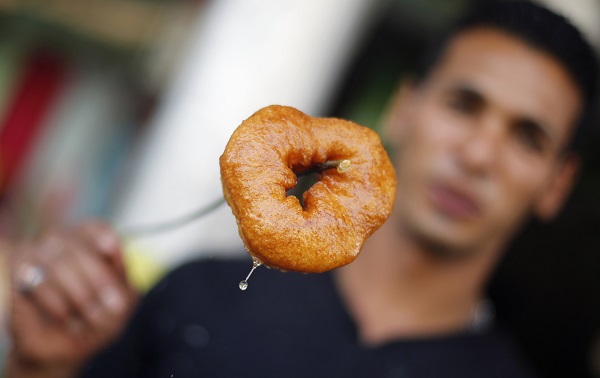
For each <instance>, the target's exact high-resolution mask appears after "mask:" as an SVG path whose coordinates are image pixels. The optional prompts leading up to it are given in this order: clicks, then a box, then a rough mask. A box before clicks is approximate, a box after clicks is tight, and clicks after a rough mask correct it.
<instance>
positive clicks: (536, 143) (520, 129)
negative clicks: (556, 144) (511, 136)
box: [515, 125, 544, 152]
mask: <svg viewBox="0 0 600 378" xmlns="http://www.w3.org/2000/svg"><path fill="white" fill-rule="evenodd" d="M515 136H516V138H517V140H518V141H519V142H520V143H522V144H523V145H524V146H526V147H528V148H531V149H533V150H535V151H540V152H541V151H542V150H543V149H544V143H543V140H542V136H541V133H540V131H539V130H538V129H536V128H535V127H531V126H528V125H517V127H516V128H515Z"/></svg>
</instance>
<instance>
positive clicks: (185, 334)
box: [83, 261, 530, 378]
mask: <svg viewBox="0 0 600 378" xmlns="http://www.w3.org/2000/svg"><path fill="white" fill-rule="evenodd" d="M250 267H251V264H250V263H248V262H234V261H206V262H194V263H189V264H187V265H184V266H182V267H181V268H179V269H177V270H175V271H174V272H173V273H172V274H170V275H169V276H168V277H166V278H165V279H164V280H163V281H162V282H161V283H159V284H158V285H157V286H156V287H155V288H154V289H153V290H152V291H151V292H150V293H149V294H148V295H147V296H146V297H145V299H144V300H143V302H142V303H141V305H140V307H139V309H138V311H137V312H136V314H135V315H134V317H133V318H132V321H131V322H130V324H129V326H128V328H127V330H126V331H125V333H124V335H123V337H122V338H121V340H119V341H118V342H117V343H116V344H115V345H114V346H112V347H110V348H109V349H107V350H106V351H105V352H103V353H102V354H101V355H99V356H98V357H97V358H95V359H94V360H93V361H92V362H91V363H90V364H89V365H88V366H87V368H86V369H85V370H84V373H83V376H84V377H88V378H91V377H102V378H106V377H128V378H134V377H140V378H141V377H144V378H152V377H161V378H169V377H173V378H182V377H386V378H387V377H389V378H391V377H402V378H408V377H436V378H439V377H460V378H467V377H478V378H480V377H494V378H501V377H526V376H530V375H529V374H528V373H527V371H528V370H527V369H526V367H525V365H524V364H523V363H522V361H521V360H520V358H519V356H518V355H517V354H516V353H515V349H514V347H513V345H512V344H511V342H510V341H509V339H508V337H507V336H506V335H505V334H504V333H503V332H501V331H499V330H491V331H488V332H486V333H484V334H473V333H468V332H464V333H458V334H453V335H447V336H443V337H437V338H424V339H402V340H397V341H394V342H390V343H386V344H385V345H381V346H378V347H367V346H364V345H361V344H360V343H359V342H358V341H357V339H358V337H357V329H356V324H355V323H354V321H353V320H352V318H351V317H350V315H349V314H348V312H347V310H346V309H345V307H344V304H343V303H342V301H341V299H340V297H339V295H338V293H337V292H336V289H335V286H334V282H333V279H332V275H331V273H324V274H316V275H303V274H297V273H282V272H279V271H276V270H271V269H266V268H264V267H260V268H259V269H257V271H255V272H254V274H253V276H252V278H251V279H250V280H249V287H248V289H247V290H246V291H241V290H240V289H239V288H238V283H239V281H240V280H242V279H243V278H245V277H246V275H247V274H248V272H249V270H250Z"/></svg>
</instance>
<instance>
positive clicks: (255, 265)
mask: <svg viewBox="0 0 600 378" xmlns="http://www.w3.org/2000/svg"><path fill="white" fill-rule="evenodd" d="M261 265H262V262H260V260H259V259H257V258H256V257H253V258H252V269H251V270H250V273H248V275H247V276H246V279H245V280H241V281H240V284H239V287H240V290H246V289H247V288H248V280H249V279H250V276H251V275H252V273H253V272H254V270H255V269H256V268H258V267H259V266H261Z"/></svg>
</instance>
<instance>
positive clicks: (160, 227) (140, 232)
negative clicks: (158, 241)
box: [119, 198, 225, 236]
mask: <svg viewBox="0 0 600 378" xmlns="http://www.w3.org/2000/svg"><path fill="white" fill-rule="evenodd" d="M224 203H225V198H219V199H218V200H216V201H214V202H212V203H210V204H208V205H206V206H203V207H201V208H199V209H197V210H194V211H193V212H191V213H189V214H185V215H183V216H181V217H178V218H175V219H171V220H169V221H166V222H161V223H155V224H150V225H139V226H135V227H124V228H123V229H121V230H119V233H120V234H121V235H125V236H144V235H150V234H158V233H161V232H166V231H170V230H172V229H175V228H177V227H180V226H183V225H185V224H187V223H190V222H192V221H195V220H196V219H199V218H202V217H203V216H205V215H207V214H209V213H210V212H212V211H213V210H215V209H217V208H219V207H220V206H221V205H222V204H224Z"/></svg>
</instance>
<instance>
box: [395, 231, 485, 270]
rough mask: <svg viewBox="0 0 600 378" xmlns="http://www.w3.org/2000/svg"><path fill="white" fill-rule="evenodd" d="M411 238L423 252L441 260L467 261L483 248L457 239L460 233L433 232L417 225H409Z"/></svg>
mask: <svg viewBox="0 0 600 378" xmlns="http://www.w3.org/2000/svg"><path fill="white" fill-rule="evenodd" d="M406 226H407V231H408V234H409V236H410V237H411V238H412V239H413V240H415V241H416V243H417V244H418V245H420V246H421V248H420V249H421V250H422V251H423V252H424V253H426V254H428V255H430V256H431V257H434V258H436V259H440V260H449V261H458V260H466V259H469V258H470V257H471V256H473V255H475V254H477V251H479V250H480V249H481V248H478V247H477V246H476V244H477V243H470V242H469V241H467V240H465V238H459V237H457V235H458V234H460V233H459V232H449V231H448V230H444V232H441V231H439V230H437V231H438V232H436V230H431V229H427V228H424V227H418V226H416V225H412V227H411V225H410V224H407V225H406Z"/></svg>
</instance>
